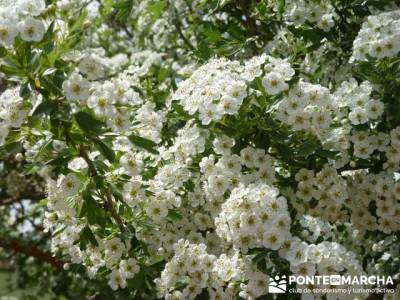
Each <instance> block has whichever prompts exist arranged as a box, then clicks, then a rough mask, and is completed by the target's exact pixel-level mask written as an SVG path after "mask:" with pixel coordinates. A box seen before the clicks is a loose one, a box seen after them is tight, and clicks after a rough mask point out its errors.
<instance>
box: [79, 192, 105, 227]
mask: <svg viewBox="0 0 400 300" xmlns="http://www.w3.org/2000/svg"><path fill="white" fill-rule="evenodd" d="M82 198H83V201H84V202H83V204H82V208H81V211H80V214H79V217H86V220H87V222H88V223H89V224H99V225H100V226H105V215H104V211H103V210H102V208H101V207H100V205H99V204H98V203H97V202H96V200H95V199H94V198H93V197H92V196H91V190H90V185H89V186H88V188H87V189H86V190H85V191H83V193H82Z"/></svg>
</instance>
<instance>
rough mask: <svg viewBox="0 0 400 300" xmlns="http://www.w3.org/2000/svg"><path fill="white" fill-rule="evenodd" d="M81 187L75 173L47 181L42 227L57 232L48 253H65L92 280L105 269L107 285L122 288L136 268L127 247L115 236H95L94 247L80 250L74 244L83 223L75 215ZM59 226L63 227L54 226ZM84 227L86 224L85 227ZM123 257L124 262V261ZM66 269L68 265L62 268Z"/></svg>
mask: <svg viewBox="0 0 400 300" xmlns="http://www.w3.org/2000/svg"><path fill="white" fill-rule="evenodd" d="M82 188H83V186H82V184H81V181H80V179H79V177H78V175H77V174H76V173H69V174H67V175H65V176H64V175H62V176H60V177H59V178H58V180H57V181H52V180H51V179H49V181H48V184H47V193H48V197H47V201H48V202H47V206H48V208H49V210H50V211H51V212H50V213H46V219H45V221H44V226H45V228H46V230H60V229H62V230H60V233H59V234H58V235H56V236H55V237H54V238H53V239H52V251H53V252H59V251H61V252H63V253H67V254H68V255H69V256H70V258H71V262H72V263H75V264H83V265H84V266H86V268H87V274H88V276H89V277H90V278H94V277H95V276H96V274H97V272H98V271H99V269H100V268H102V267H106V268H107V269H109V270H110V271H111V273H110V275H109V277H110V280H109V284H110V286H111V287H112V288H113V289H114V290H116V289H118V288H119V287H121V288H124V287H126V280H127V279H129V278H132V277H133V276H134V275H135V274H136V273H138V272H139V265H138V263H137V261H136V260H135V259H134V258H129V256H127V255H128V251H129V248H130V244H129V243H128V242H125V241H122V240H121V239H120V238H118V237H112V238H109V239H101V238H100V237H98V236H96V242H97V243H98V246H97V247H93V246H90V247H87V248H86V249H85V250H82V249H81V247H80V246H79V245H77V244H76V242H77V241H79V239H80V238H81V233H82V230H84V224H82V223H81V222H80V221H79V219H78V216H77V214H76V211H77V206H78V207H81V206H82V202H83V200H82V199H81V197H80V195H79V191H80V190H81V189H82ZM58 223H61V224H64V225H67V226H66V227H65V228H62V227H61V228H60V227H57V224H58ZM86 226H87V225H86ZM124 257H126V259H124ZM64 267H65V268H68V265H65V266H64Z"/></svg>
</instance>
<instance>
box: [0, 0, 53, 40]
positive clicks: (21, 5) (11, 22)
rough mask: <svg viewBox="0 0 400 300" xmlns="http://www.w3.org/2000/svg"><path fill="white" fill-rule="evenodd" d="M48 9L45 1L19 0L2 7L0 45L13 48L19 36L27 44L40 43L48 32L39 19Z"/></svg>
mask: <svg viewBox="0 0 400 300" xmlns="http://www.w3.org/2000/svg"><path fill="white" fill-rule="evenodd" d="M45 9H46V3H45V1H44V0H18V1H14V2H12V3H4V4H2V5H0V45H2V46H4V47H11V46H12V45H13V44H14V40H15V38H16V37H17V36H18V34H19V36H20V37H21V39H22V40H24V41H27V42H39V41H41V40H42V39H43V36H44V34H45V31H46V27H45V24H44V23H43V21H42V20H41V19H40V18H39V17H40V14H41V13H42V12H43V11H44V10H45Z"/></svg>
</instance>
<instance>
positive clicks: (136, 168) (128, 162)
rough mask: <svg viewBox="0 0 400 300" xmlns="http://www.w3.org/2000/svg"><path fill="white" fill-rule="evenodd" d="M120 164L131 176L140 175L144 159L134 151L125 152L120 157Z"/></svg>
mask: <svg viewBox="0 0 400 300" xmlns="http://www.w3.org/2000/svg"><path fill="white" fill-rule="evenodd" d="M120 164H121V166H122V167H123V169H124V170H125V172H126V173H128V174H130V175H131V176H136V175H139V174H140V172H142V169H143V161H142V160H141V159H139V158H138V157H137V156H136V155H134V154H132V153H125V154H124V155H122V156H121V158H120Z"/></svg>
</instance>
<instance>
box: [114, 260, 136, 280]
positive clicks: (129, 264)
mask: <svg viewBox="0 0 400 300" xmlns="http://www.w3.org/2000/svg"><path fill="white" fill-rule="evenodd" d="M139 271H140V267H139V265H138V263H137V261H136V259H134V258H129V259H127V260H121V261H120V263H119V272H120V274H122V276H123V277H125V278H128V279H129V278H133V277H134V276H135V274H137V273H139Z"/></svg>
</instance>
